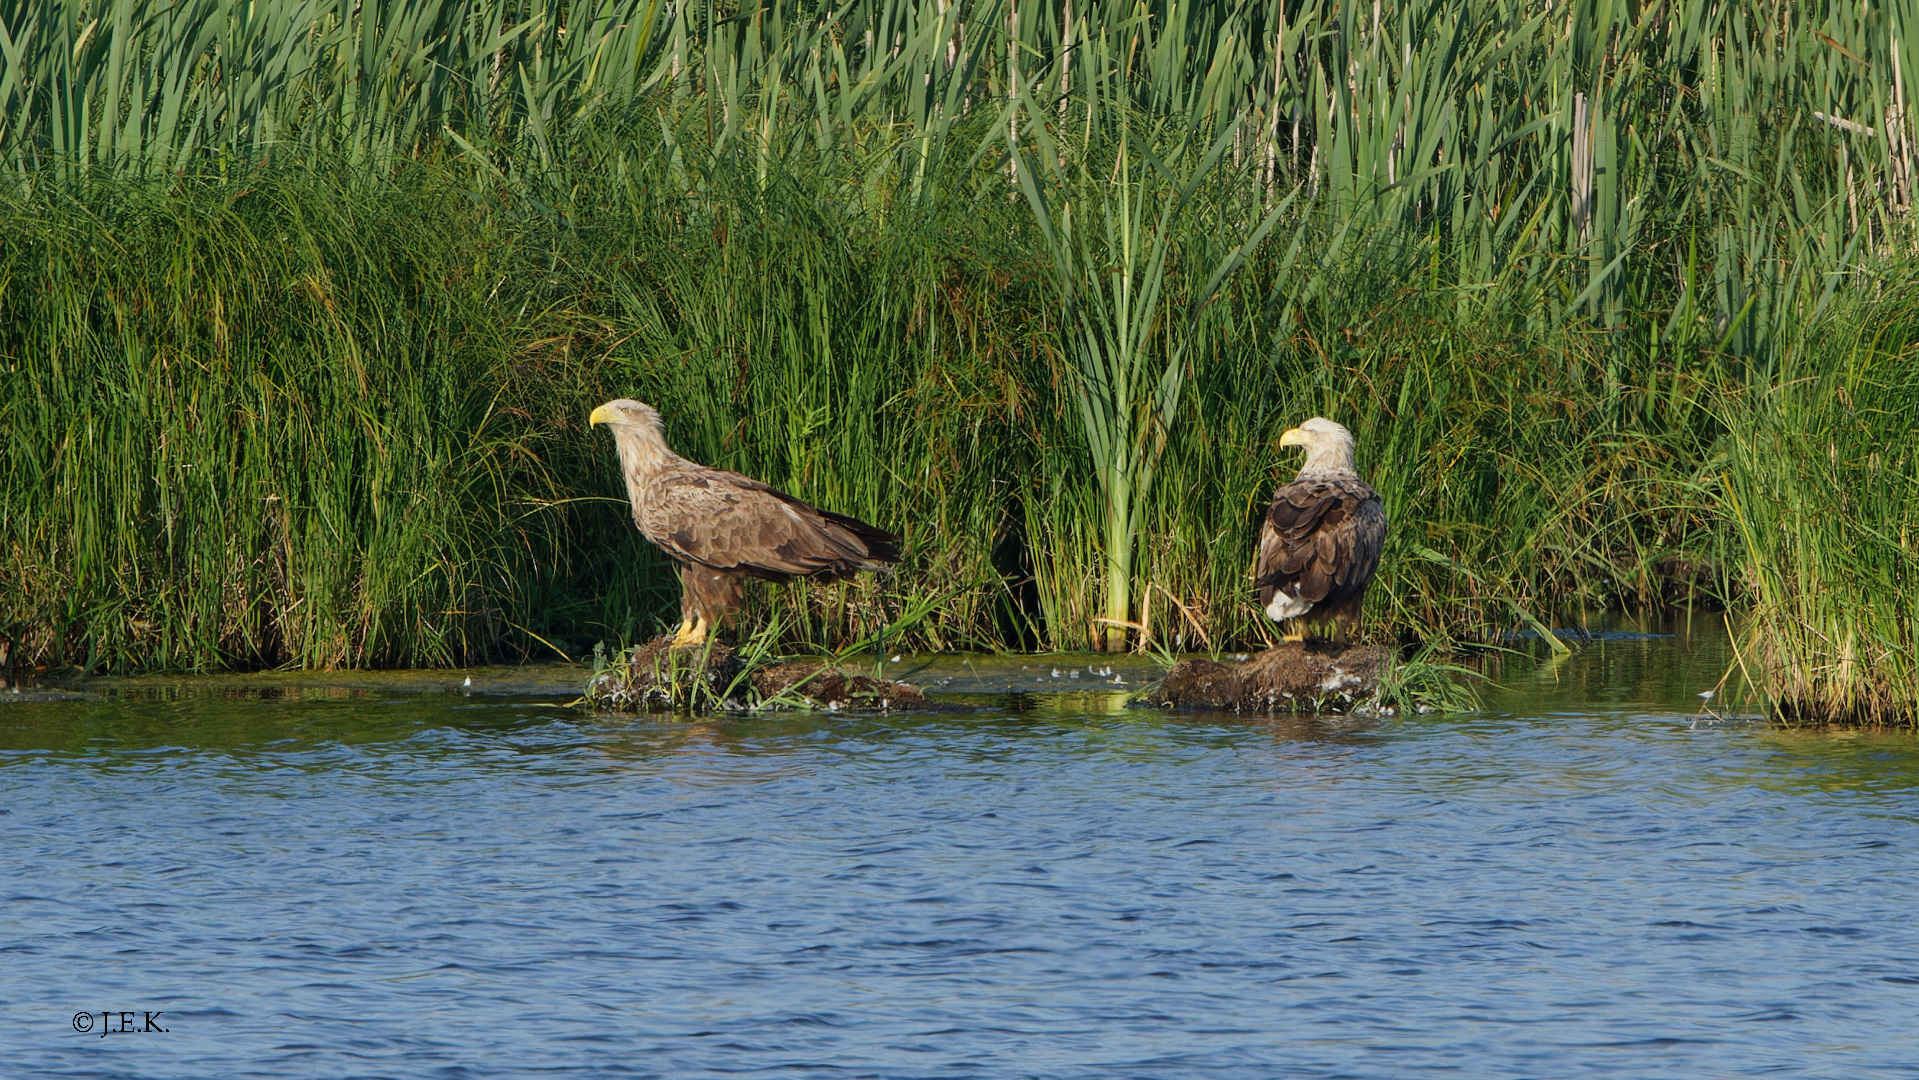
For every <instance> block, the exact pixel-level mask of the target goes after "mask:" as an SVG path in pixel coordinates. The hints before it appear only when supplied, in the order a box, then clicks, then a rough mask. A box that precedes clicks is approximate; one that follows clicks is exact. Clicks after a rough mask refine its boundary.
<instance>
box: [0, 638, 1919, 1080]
mask: <svg viewBox="0 0 1919 1080" xmlns="http://www.w3.org/2000/svg"><path fill="white" fill-rule="evenodd" d="M1067 659H1068V658H1048V659H1047V660H1046V668H1045V670H1046V672H1047V675H1046V678H1047V680H1048V682H1051V681H1053V680H1052V679H1051V675H1050V672H1051V671H1052V670H1053V668H1054V667H1055V666H1057V665H1055V664H1054V662H1053V661H1054V660H1059V661H1061V662H1062V663H1063V662H1064V661H1065V660H1067ZM1072 659H1075V660H1080V661H1085V660H1086V658H1072ZM1094 659H1095V660H1096V658H1094ZM970 660H971V666H970V668H969V667H968V665H967V664H966V663H964V662H960V661H958V660H956V659H953V658H942V659H940V660H939V661H938V663H937V664H936V666H935V667H933V668H931V669H929V670H931V671H933V672H934V673H935V675H936V676H939V674H940V672H941V671H942V670H944V668H943V667H942V666H941V665H944V666H945V667H952V666H954V665H957V666H958V668H959V670H960V673H961V674H963V675H965V677H966V678H968V679H970V680H971V681H969V682H965V683H963V684H956V685H958V686H959V687H960V688H961V689H963V690H964V691H965V693H964V695H962V696H961V697H960V698H958V700H962V701H964V702H967V703H969V704H971V705H973V706H974V708H973V709H972V710H971V711H967V712H960V713H950V714H937V715H930V716H845V715H790V716H772V717H760V718H752V719H740V718H722V719H714V720H707V721H699V722H671V721H666V722H662V721H654V720H645V719H637V720H636V719H633V718H623V717H612V716H588V715H584V714H580V713H577V712H575V711H572V710H568V709H562V708H556V707H554V706H553V705H551V704H541V703H540V702H541V700H542V699H544V700H545V701H548V702H551V701H558V700H565V699H564V698H562V697H559V696H558V695H556V694H554V693H552V692H550V690H548V689H547V688H544V687H541V686H539V685H531V686H530V688H529V687H528V686H525V685H523V686H522V689H526V690H528V693H530V694H533V695H538V696H536V697H529V696H526V695H525V694H521V695H515V694H501V693H488V692H484V691H485V689H486V688H485V687H482V690H483V692H482V693H477V694H472V695H471V696H468V691H469V690H470V689H471V688H467V687H464V686H448V685H443V684H437V683H436V684H432V685H419V684H416V685H412V686H399V685H392V684H380V683H377V682H371V683H368V682H361V683H356V684H354V685H352V686H348V687H345V688H344V689H343V691H342V692H341V693H340V694H338V695H336V694H335V693H334V692H333V690H332V689H329V688H328V687H327V686H326V685H325V683H324V680H313V681H308V682H302V683H298V684H290V685H293V687H294V688H293V691H292V692H280V693H272V692H255V691H256V690H257V689H258V686H259V685H260V684H257V683H256V684H249V686H246V687H239V688H237V689H236V685H235V684H232V683H228V682H223V681H217V680H216V681H201V682H196V683H192V684H160V683H154V682H152V681H143V682H139V683H137V684H123V685H120V686H118V687H117V688H114V692H115V693H117V694H120V695H121V696H118V697H109V698H107V699H105V700H100V701H94V702H55V703H42V704H22V705H8V706H4V707H0V965H4V974H5V978H4V979H0V1003H3V1004H4V1006H5V1012H6V1022H7V1032H6V1044H7V1050H8V1054H7V1058H8V1061H9V1065H8V1067H7V1069H6V1070H3V1071H6V1072H7V1073H8V1074H9V1075H22V1076H43V1075H44V1076H141V1077H203V1076H228V1075H234V1076H238V1075H248V1076H286V1077H321V1076H366V1075H394V1076H400V1075H404V1076H416V1075H428V1074H444V1075H501V1074H507V1073H512V1074H519V1073H532V1072H536V1071H542V1070H545V1071H554V1072H564V1073H567V1074H569V1075H600V1074H605V1075H666V1076H706V1075H719V1074H722V1073H723V1074H727V1075H761V1076H768V1077H791V1076H805V1075H810V1074H823V1073H833V1074H840V1075H863V1076H864V1075H871V1076H913V1077H926V1076H936V1077H937V1076H982V1075H1041V1076H1110V1075H1116V1074H1117V1075H1138V1076H1166V1077H1177V1076H1265V1075H1280V1074H1283V1075H1289V1076H1329V1077H1330V1076H1363V1077H1403V1076H1407V1075H1414V1074H1422V1073H1427V1072H1432V1071H1435V1070H1441V1069H1444V1070H1451V1071H1453V1072H1456V1073H1458V1074H1460V1075H1469V1076H1480V1075H1493V1076H1575V1075H1589V1076H1606V1077H1619V1076H1631V1077H1642V1076H1675V1077H1677V1076H1686V1077H1690V1076H1744V1075H1756V1074H1761V1073H1764V1074H1778V1075H1825V1076H1845V1077H1880V1076H1884V1077H1891V1076H1910V1075H1913V1073H1914V1071H1915V1066H1914V1065H1913V1063H1914V1062H1919V1035H1915V1033H1914V1031H1913V1028H1912V1025H1911V1024H1910V1017H1911V1016H1912V1015H1913V1012H1914V1007H1915V1005H1919V931H1915V930H1914V929H1912V927H1911V922H1912V920H1911V919H1910V917H1909V908H1910V900H1911V897H1912V896H1913V895H1914V894H1915V892H1916V891H1919V860H1915V858H1914V857H1913V851H1914V849H1915V846H1919V827H1916V825H1915V810H1916V809H1919V794H1916V792H1915V788H1916V787H1919V743H1915V741H1914V740H1913V739H1911V738H1908V737H1906V736H1902V735H1889V734H1867V735H1860V736H1857V737H1843V738H1842V737H1833V736H1829V735H1824V734H1810V733H1795V732H1781V731H1775V730H1771V729H1768V728H1765V727H1763V726H1759V725H1754V724H1750V723H1744V722H1738V721H1721V720H1716V719H1714V718H1713V717H1711V716H1709V715H1702V714H1701V712H1700V705H1701V702H1700V699H1699V698H1698V696H1697V694H1698V693H1699V692H1700V691H1701V690H1703V689H1706V688H1708V687H1711V686H1712V685H1714V684H1715V683H1716V682H1717V680H1718V678H1719V675H1720V674H1721V673H1722V672H1723V671H1724V669H1725V665H1726V662H1727V656H1726V652H1725V643H1724V637H1723V635H1715V634H1713V633H1712V632H1710V631H1709V630H1707V629H1698V630H1696V631H1695V632H1694V633H1691V634H1676V635H1675V636H1672V637H1661V638H1602V639H1600V640H1598V641H1596V642H1595V643H1594V644H1592V645H1591V646H1588V647H1585V648H1582V649H1581V650H1579V651H1578V652H1577V653H1576V654H1575V655H1573V656H1572V657H1570V658H1568V659H1566V660H1564V661H1561V662H1559V663H1557V664H1556V665H1552V664H1549V665H1543V666H1528V665H1526V664H1521V663H1517V662H1513V663H1507V664H1504V665H1501V666H1498V667H1496V668H1495V670H1493V672H1492V674H1493V676H1494V678H1495V680H1496V682H1497V684H1498V685H1497V686H1496V687H1493V688H1490V689H1489V690H1488V691H1487V695H1486V696H1487V706H1488V707H1487V709H1486V711H1484V712H1482V713H1478V714H1474V715H1470V716H1464V717H1455V718H1448V719H1444V720H1438V719H1432V718H1422V719H1403V718H1402V719H1398V720H1391V719H1388V720H1311V719H1282V720H1267V719H1261V720H1253V719H1241V718H1236V717H1231V716H1201V715H1165V714H1161V713H1158V712H1153V711H1142V710H1128V709H1124V708H1122V707H1120V703H1121V702H1123V696H1121V695H1119V694H1116V693H1115V691H1114V690H1112V689H1098V688H1094V687H1092V686H1085V685H1083V686H1082V687H1074V688H1073V689H1072V690H1070V691H1069V692H1065V693H1048V692H1040V691H1038V690H1036V689H1033V688H1031V687H1029V686H1028V685H1026V682H1025V680H1026V679H1027V678H1030V676H1031V675H1032V669H1033V668H1034V666H1035V661H1034V660H1033V659H1032V658H1014V659H1012V660H1007V659H1003V658H1002V659H999V660H983V659H981V658H970ZM908 662H911V661H910V658H902V664H905V663H908ZM1082 666H1088V667H1090V666H1093V663H1092V662H1091V661H1088V662H1087V663H1085V664H1083V665H1082ZM1019 667H1024V668H1025V669H1026V670H1024V671H1018V672H1015V671H1014V669H1015V668H1019ZM516 677H526V676H524V675H522V676H516ZM539 677H542V678H543V677H545V676H539ZM958 677H959V676H957V675H956V676H955V678H956V679H957V678H958ZM506 678H507V676H506V675H504V674H502V675H501V676H500V681H501V682H504V681H505V679H506ZM1129 678H1130V676H1129ZM482 681H484V680H482ZM1060 681H1062V682H1066V681H1070V680H1065V679H1063V678H1062V680H1060ZM166 685H172V686H173V687H174V689H172V690H167V689H165V688H164V687H165V686H166ZM136 691H137V692H136ZM120 1009H128V1010H143V1011H144V1010H161V1011H163V1012H164V1013H165V1015H166V1017H167V1018H168V1021H169V1022H168V1024H167V1026H168V1027H169V1029H170V1030H169V1031H168V1032H167V1033H164V1034H130V1035H113V1036H109V1037H107V1038H104V1039H102V1038H100V1037H98V1034H97V1032H90V1033H87V1034H81V1033H78V1032H76V1031H74V1030H73V1027H72V1023H71V1020H72V1017H73V1014H74V1013H76V1012H80V1011H91V1012H93V1013H96V1014H97V1013H98V1012H100V1011H101V1010H120Z"/></svg>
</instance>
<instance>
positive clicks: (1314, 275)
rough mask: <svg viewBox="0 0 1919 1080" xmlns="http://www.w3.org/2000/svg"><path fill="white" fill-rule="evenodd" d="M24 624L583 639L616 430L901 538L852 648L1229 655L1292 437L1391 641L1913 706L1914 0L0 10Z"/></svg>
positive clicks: (815, 608) (9, 656)
mask: <svg viewBox="0 0 1919 1080" xmlns="http://www.w3.org/2000/svg"><path fill="white" fill-rule="evenodd" d="M0 44H4V46H5V48H4V56H3V57H0V169H4V177H5V179H4V182H3V183H0V191H3V192H4V194H0V219H4V220H0V380H4V382H3V383H0V385H3V386H4V391H3V392H0V439H4V440H5V443H6V445H7V447H8V452H7V454H6V455H5V458H4V463H0V579H3V580H4V582H5V586H4V589H0V649H4V650H6V657H5V659H4V660H3V661H0V663H5V664H13V665H20V664H29V665H35V664H43V663H44V664H73V665H83V666H85V667H87V668H88V669H114V670H126V669H135V668H150V667H174V668H212V667H222V666H253V665H280V664H294V665H306V666H325V665H392V664H445V663H459V662H465V661H469V660H473V659H477V658H483V657H511V656H515V655H552V654H553V653H556V652H557V653H563V654H566V655H568V656H571V657H573V658H576V659H577V658H579V657H580V656H581V655H583V653H585V652H588V651H590V649H591V645H592V643H593V642H595V641H608V642H618V641H632V640H637V639H639V638H641V637H643V636H645V635H648V634H651V633H653V632H656V631H657V630H659V629H660V628H661V627H662V625H663V624H664V623H665V622H667V621H670V620H671V619H672V618H673V614H672V613H673V612H674V611H675V610H676V608H675V604H674V600H673V597H674V595H675V587H674V584H673V582H672V578H671V575H670V572H669V569H668V567H667V565H666V564H665V563H664V561H663V560H661V559H660V558H659V557H658V556H657V554H656V553H654V552H653V551H651V550H650V549H648V548H646V547H645V546H644V545H643V543H642V542H641V541H640V539H639V538H638V537H637V535H636V534H635V533H634V531H633V529H632V527H631V526H630V524H628V522H627V521H626V514H625V511H624V509H623V505H622V501H621V499H620V492H619V488H618V481H617V476H616V470H615V469H614V468H613V466H612V464H611V449H610V447H608V446H607V445H605V444H604V441H603V440H602V441H596V440H594V439H592V438H591V437H589V434H588V432H587V431H586V427H585V420H586V414H587V412H588V410H590V408H591V407H592V406H593V405H594V404H597V403H598V402H600V401H602V400H605V399H607V398H609V397H613V396H620V395H626V396H633V397H637V398H641V399H644V400H647V401H650V402H653V403H655V404H657V405H659V406H660V407H661V409H662V411H663V412H664V413H665V414H666V417H667V425H668V432H669V435H670V437H671V439H672V441H673V443H674V445H675V446H676V448H678V449H680V450H681V451H682V452H684V453H686V454H687V455H688V456H690V457H694V458H696V459H698V460H701V461H705V462H708V463H711V464H715V465H721V466H725V467H728V468H733V469H737V470H740V471H742V472H746V473H749V474H752V475H755V476H758V477H762V478H764V479H766V480H768V481H769V482H772V483H775V484H777V485H779V486H781V487H783V488H786V489H787V490H790V491H792V492H794V493H795V494H797V495H799V496H801V497H802V498H805V499H807V500H808V501H811V502H814V503H816V504H819V505H822V506H828V507H832V508H834V509H838V510H841V511H844V512H847V513H851V514H854V515H856V516H859V517H861V518H863V519H865V520H869V521H873V522H876V523H878V524H881V525H884V526H886V527H889V528H892V529H894V530H895V531H898V532H900V533H902V534H903V535H904V536H905V537H906V540H907V543H908V549H909V552H908V555H909V557H908V562H907V564H906V566H905V567H904V568H903V569H902V570H901V571H900V572H899V573H898V574H897V575H895V576H893V577H891V578H890V579H887V580H884V581H880V582H876V583H870V584H869V583H862V584H858V585H846V586H832V587H825V588H821V587H811V586H804V585H802V586H793V587H789V588H785V589H782V590H766V591H763V592H760V593H759V594H758V595H757V596H756V597H755V598H754V599H753V600H752V601H751V603H752V605H753V606H752V609H751V610H750V611H749V613H748V621H749V624H750V625H751V626H766V625H771V624H773V621H774V620H777V624H778V625H780V626H782V627H785V628H787V633H788V635H789V636H790V640H791V641H792V642H794V643H798V642H808V643H812V644H815V645H817V646H820V647H823V648H832V647H837V646H841V645H844V644H846V643H848V642H851V641H855V640H861V639H868V638H876V637H877V636H879V635H881V634H890V635H892V636H893V638H894V639H896V640H899V641H900V642H901V643H902V644H904V645H908V646H912V647H924V648H936V649H952V648H1081V647H1087V646H1100V647H1105V648H1139V647H1146V648H1156V647H1171V648H1219V647H1223V646H1225V645H1227V644H1229V643H1231V644H1257V643H1260V642H1261V641H1263V640H1265V639H1266V636H1267V635H1268V634H1269V632H1270V631H1269V629H1268V627H1267V625H1266V623H1265V621H1264V619H1263V617H1262V615H1261V614H1260V613H1259V612H1258V611H1257V610H1256V609H1255V608H1254V607H1253V605H1252V604H1251V602H1250V596H1249V592H1248V588H1247V576H1246V574H1247V569H1248V566H1249V563H1250V558H1251V550H1252V538H1253V535H1254V532H1255V528H1256V524H1257V520H1258V512H1259V509H1260V508H1261V506H1262V505H1263V502H1264V500H1265V498H1266V496H1267V493H1268V492H1270V490H1271V488H1272V486H1273V484H1274V482H1275V481H1276V480H1278V479H1280V478H1282V477H1285V476H1289V475H1290V473H1291V470H1292V468H1293V466H1294V465H1295V464H1296V463H1295V462H1294V461H1293V460H1291V459H1290V458H1289V456H1288V454H1287V453H1286V452H1284V451H1282V450H1281V449H1280V448H1279V447H1278V445H1277V439H1278V435H1279V433H1280V432H1281V431H1283V430H1284V429H1285V428H1286V427H1288V426H1289V425H1290V424H1293V423H1296V422H1297V421H1298V420H1300V419H1302V418H1304V417H1306V416H1310V415H1313V414H1315V413H1318V414H1324V415H1327V416H1332V417H1335V418H1337V419H1339V420H1341V421H1342V422H1343V423H1345V424H1346V425H1347V426H1348V427H1350V428H1352V430H1353V432H1354V434H1355V435H1356V436H1357V440H1358V446H1359V453H1360V467H1361V469H1362V471H1363V472H1364V473H1365V474H1366V476H1367V478H1368V479H1369V481H1370V482H1371V483H1372V484H1373V485H1374V486H1375V487H1377V488H1378V489H1379V490H1380V492H1381V493H1382V495H1383V496H1384V499H1385V505H1386V508H1387V512H1388V514H1389V515H1390V516H1391V518H1392V521H1393V528H1392V530H1391V532H1390V534H1389V539H1388V547H1387V550H1386V552H1385V556H1384V560H1383V563H1382V567H1381V571H1380V575H1379V577H1378V579H1377V580H1376V582H1375V585H1374V589H1373V593H1372V600H1371V602H1370V604H1369V610H1368V623H1369V626H1370V627H1371V631H1372V633H1373V634H1374V635H1375V637H1376V638H1377V639H1379V640H1388V639H1404V640H1410V639H1423V640H1428V641H1438V642H1446V641H1473V640H1488V639H1493V638H1496V637H1498V636H1499V635H1501V634H1504V633H1507V632H1509V631H1511V630H1513V629H1515V628H1543V627H1545V626H1548V625H1549V624H1552V623H1553V622H1554V621H1555V620H1556V619H1558V618H1560V617H1562V616H1563V615H1564V614H1565V613H1570V612H1577V611H1582V610H1589V609H1593V608H1605V607H1614V608H1622V607H1623V608H1639V607H1649V606H1656V605H1661V604H1697V603H1713V604H1722V603H1723V604H1732V605H1735V606H1736V607H1737V608H1739V609H1740V611H1741V612H1742V614H1743V615H1744V616H1745V618H1746V625H1748V626H1749V627H1750V629H1749V631H1748V636H1747V638H1746V640H1745V645H1744V648H1743V649H1742V652H1741V655H1742V656H1743V657H1744V658H1745V662H1746V668H1745V670H1746V672H1747V673H1748V674H1749V675H1750V676H1751V679H1752V682H1753V685H1754V686H1755V687H1757V688H1758V689H1759V690H1760V691H1761V692H1762V693H1764V694H1766V695H1767V696H1768V697H1769V698H1770V699H1772V700H1773V701H1774V702H1775V703H1777V705H1778V708H1779V711H1780V712H1781V713H1782V715H1789V716H1797V717H1804V718H1809V719H1824V718H1844V719H1854V720H1874V721H1887V720H1907V721H1909V720H1911V719H1912V718H1913V715H1914V707H1915V703H1916V702H1919V685H1916V683H1915V678H1916V675H1915V651H1914V650H1915V645H1914V633H1915V625H1919V588H1915V580H1914V570H1915V559H1916V558H1919V548H1916V547H1915V545H1916V544H1919V529H1915V525H1916V524H1919V498H1915V494H1916V491H1915V485H1916V484H1919V480H1916V479H1915V469H1916V468H1919V464H1916V463H1915V462H1914V460H1913V454H1912V448H1913V446H1914V439H1913V436H1912V434H1911V431H1910V422H1909V417H1910V416H1911V415H1912V412H1913V409H1914V407H1915V406H1916V405H1919V376H1915V375H1914V371H1915V364H1914V359H1915V358H1914V356H1913V349H1914V342H1913V341H1912V333H1911V331H1910V330H1909V329H1908V327H1909V326H1910V319H1909V317H1908V315H1909V313H1910V312H1911V311H1912V310H1913V306H1914V303H1915V296H1916V295H1919V294H1916V293H1915V288H1914V286H1915V280H1914V279H1915V270H1916V269H1919V260H1915V238H1916V236H1919V234H1916V233H1915V230H1914V227H1913V223H1912V217H1911V211H1912V196H1913V182H1914V181H1913V170H1914V163H1915V156H1914V153H1913V148H1912V142H1911V139H1912V134H1913V124H1912V121H1911V119H1910V117H1909V115H1908V110H1909V108H1910V105H1909V102H1910V101H1911V99H1912V97H1913V96H1914V90H1915V89H1919V82H1916V81H1915V79H1919V76H1915V75H1914V71H1915V59H1919V53H1916V52H1915V51H1914V50H1915V49H1919V7H1916V6H1915V5H1913V4H1911V3H1906V2H1901V3H1893V4H1889V5H1874V6H1871V7H1870V8H1869V9H1862V8H1861V7H1860V6H1859V5H1849V4H1836V3H1835V4H1827V3H1814V4H1776V5H1774V4H1762V5H1756V6H1755V5H1752V4H1745V3H1735V2H1730V0H1678V2H1675V3H1668V4H1659V5H1629V4H1620V3H1609V2H1604V0H1575V2H1572V3H1556V4H1551V5H1548V4H1546V3H1543V2H1541V3H1522V2H1517V0H1414V2H1409V3H1402V4H1395V5H1364V4H1354V3H1351V2H1343V3H1342V2H1338V0H1291V2H1247V3H1237V4H1228V3H1191V4H1180V3H1140V4H1135V5H1122V4H1098V5H1088V4H1085V3H1078V4H1074V3H1071V2H1069V0H1056V2H1049V3H1037V2H1021V0H1004V2H987V3H979V2H972V0H967V2H958V0H954V2H947V0H851V2H849V3H846V4H843V5H839V6H830V5H818V4H780V3H775V4H770V5H767V6H761V7H754V6H751V5H746V6H741V5H737V4H732V3H718V4H703V3H698V2H692V0H681V2H677V3H672V2H667V0H604V2H598V3H572V4H560V3H552V4H549V3H541V2H538V0H534V2H511V3H504V2H498V0H474V2H470V3H454V2H435V0H413V2H408V3H401V4H390V5H367V6H359V5H354V4H351V3H347V2H344V0H342V2H339V3H332V2H322V3H319V4H295V3H292V2H285V3H281V2H277V0H268V2H264V3H258V4H253V5H247V6H235V5H231V4H227V3H224V2H222V0H173V2H165V0H125V2H121V3H116V4H106V3H103V2H100V0H64V2H44V3H19V4H6V5H0Z"/></svg>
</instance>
